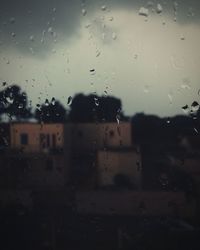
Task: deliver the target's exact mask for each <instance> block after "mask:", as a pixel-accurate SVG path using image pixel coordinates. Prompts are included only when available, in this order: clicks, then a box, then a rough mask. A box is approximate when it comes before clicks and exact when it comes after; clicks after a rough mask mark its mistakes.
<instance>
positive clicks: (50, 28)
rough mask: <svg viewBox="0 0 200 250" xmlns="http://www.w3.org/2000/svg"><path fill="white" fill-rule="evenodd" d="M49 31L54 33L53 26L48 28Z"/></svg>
mask: <svg viewBox="0 0 200 250" xmlns="http://www.w3.org/2000/svg"><path fill="white" fill-rule="evenodd" d="M48 33H51V34H52V35H53V28H52V27H49V28H48Z"/></svg>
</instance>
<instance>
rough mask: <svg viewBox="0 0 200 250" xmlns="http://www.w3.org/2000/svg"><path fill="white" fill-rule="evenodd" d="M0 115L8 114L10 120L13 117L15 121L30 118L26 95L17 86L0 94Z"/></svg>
mask: <svg viewBox="0 0 200 250" xmlns="http://www.w3.org/2000/svg"><path fill="white" fill-rule="evenodd" d="M0 114H8V116H10V117H11V118H12V116H15V117H16V118H17V119H20V118H30V117H31V108H29V107H28V98H27V94H26V93H25V92H22V91H21V88H20V87H19V86H17V85H12V86H9V87H7V88H6V89H4V90H3V91H1V92H0Z"/></svg>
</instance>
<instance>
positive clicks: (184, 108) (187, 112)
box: [182, 105, 190, 114]
mask: <svg viewBox="0 0 200 250" xmlns="http://www.w3.org/2000/svg"><path fill="white" fill-rule="evenodd" d="M182 110H183V112H184V113H185V114H189V112H190V109H189V106H188V105H185V106H183V107H182Z"/></svg>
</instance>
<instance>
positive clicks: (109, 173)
mask: <svg viewBox="0 0 200 250" xmlns="http://www.w3.org/2000/svg"><path fill="white" fill-rule="evenodd" d="M117 174H124V175H126V176H127V177H128V178H129V179H130V181H131V183H132V184H134V185H135V186H136V188H140V187H141V155H140V154H139V153H137V152H136V151H135V150H134V149H130V150H122V151H119V150H113V151H109V150H106V151H98V154H97V176H98V177H97V178H98V185H99V186H108V185H113V184H114V177H115V175H117Z"/></svg>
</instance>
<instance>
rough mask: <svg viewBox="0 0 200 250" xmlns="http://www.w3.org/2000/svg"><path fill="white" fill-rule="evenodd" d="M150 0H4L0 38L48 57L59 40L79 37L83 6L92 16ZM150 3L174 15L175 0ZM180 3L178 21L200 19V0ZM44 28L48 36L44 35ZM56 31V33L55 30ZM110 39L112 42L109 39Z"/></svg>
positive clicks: (21, 48)
mask: <svg viewBox="0 0 200 250" xmlns="http://www.w3.org/2000/svg"><path fill="white" fill-rule="evenodd" d="M148 2H149V1H140V0H136V1H133V0H132V1H131V0H123V1H122V0H110V1H99V0H96V1H95V0H88V1H82V2H81V1H80V0H73V1H72V0H71V1H70V0H59V1H58V0H57V1H56V0H42V1H41V0H35V1H33V0H18V1H17V0H10V1H8V0H2V1H1V8H0V30H1V32H0V41H1V43H2V47H3V46H5V47H7V46H11V47H16V48H17V49H19V50H21V51H22V52H23V53H31V52H35V55H36V56H40V57H45V56H46V55H47V52H49V50H50V49H52V48H53V47H54V42H55V40H58V42H59V41H65V40H66V41H68V42H70V41H71V38H74V37H77V38H78V31H79V27H80V23H81V18H83V16H82V14H81V9H82V8H85V9H86V10H87V13H88V14H87V15H89V16H90V15H92V13H93V12H94V11H96V10H99V9H101V6H102V5H106V6H107V9H106V10H105V11H110V12H112V10H113V9H116V8H125V9H129V10H130V9H131V8H132V9H133V11H134V10H137V11H138V9H139V7H140V6H147V3H148ZM150 2H153V3H154V6H155V5H156V4H157V3H158V2H160V3H161V4H162V6H163V13H170V14H171V15H173V1H171V2H167V3H166V4H165V3H164V2H165V1H158V2H157V1H150ZM179 2H180V3H179ZM178 3H179V4H178V7H177V22H180V23H182V24H185V23H187V22H196V21H197V20H198V21H199V16H200V15H199V14H200V13H199V11H200V1H198V0H184V1H178ZM54 8H55V9H54ZM12 18H14V19H12ZM50 27H52V28H53V29H52V32H51V31H50V32H47V31H48V29H49V28H50ZM97 27H98V26H97ZM44 30H45V31H46V34H45V36H43V32H44ZM54 31H55V32H56V33H53V32H54ZM55 34H57V36H58V37H56V35H55ZM45 38H46V39H45ZM41 40H42V42H41ZM43 40H44V41H43ZM107 42H108V43H109V42H110V41H109V39H108V41H107Z"/></svg>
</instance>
